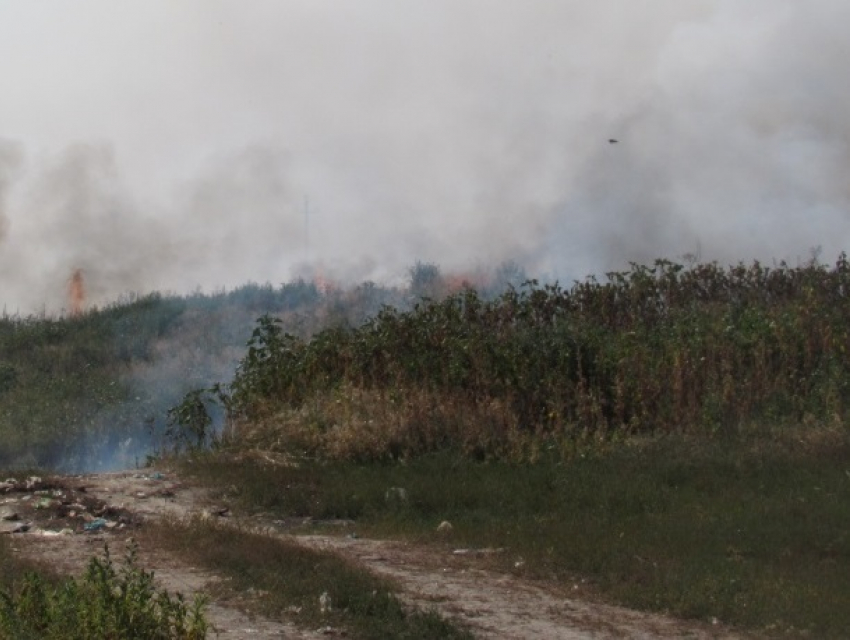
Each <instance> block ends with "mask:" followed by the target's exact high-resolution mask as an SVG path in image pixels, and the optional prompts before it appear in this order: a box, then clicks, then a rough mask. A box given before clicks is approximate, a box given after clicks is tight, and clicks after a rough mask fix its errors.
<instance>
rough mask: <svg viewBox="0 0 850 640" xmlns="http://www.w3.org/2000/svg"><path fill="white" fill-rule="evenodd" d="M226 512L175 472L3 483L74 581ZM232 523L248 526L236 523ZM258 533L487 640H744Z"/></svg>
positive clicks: (13, 520) (22, 547)
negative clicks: (154, 538)
mask: <svg viewBox="0 0 850 640" xmlns="http://www.w3.org/2000/svg"><path fill="white" fill-rule="evenodd" d="M217 506H221V505H214V504H213V503H211V502H210V500H209V498H208V496H207V494H206V493H205V492H204V491H203V490H201V489H199V488H197V487H193V486H191V485H189V484H188V483H186V482H183V481H181V480H180V479H179V478H177V477H176V476H175V475H174V474H173V473H172V472H170V471H151V470H145V471H144V472H135V471H134V472H123V473H112V474H98V475H85V476H66V477H61V478H49V479H48V478H44V479H40V478H30V479H26V478H21V479H15V481H14V482H6V483H3V482H0V533H7V534H9V535H12V536H13V537H14V541H15V548H16V549H17V550H18V552H20V553H22V554H26V555H28V556H31V557H34V558H39V559H43V560H47V561H49V562H51V563H52V564H54V565H55V566H57V567H60V568H62V569H65V570H67V571H75V572H76V571H79V570H80V569H82V567H83V566H84V565H85V564H86V563H87V562H88V560H89V558H90V557H91V556H92V555H96V554H98V553H101V552H102V549H103V545H104V543H105V542H108V543H109V545H110V549H111V550H112V552H113V555H115V556H118V555H120V554H121V552H122V551H121V550H122V548H123V545H126V544H127V541H128V540H129V539H131V538H132V537H133V535H134V532H138V531H139V529H140V528H143V527H144V526H145V523H146V522H149V521H151V520H152V519H157V518H162V517H163V516H167V515H170V516H176V517H178V518H183V517H188V516H191V515H193V514H199V513H207V514H209V515H211V517H219V516H220V513H221V512H223V509H218V508H216V507H217ZM227 519H228V521H234V523H235V522H237V521H238V519H237V518H235V517H233V516H229V514H228V518H227ZM242 524H245V523H244V522H243V523H242ZM250 524H251V525H252V526H253V527H256V528H258V529H260V530H262V531H263V532H264V533H265V534H266V535H270V536H286V537H287V538H288V539H290V540H292V539H294V540H297V541H298V542H300V543H301V544H304V545H307V546H309V547H313V548H319V549H325V550H328V551H332V552H334V553H337V554H340V555H343V556H346V557H348V558H350V559H352V560H354V561H356V562H358V563H360V564H361V565H363V566H365V567H367V568H368V569H369V570H371V571H373V572H374V573H376V574H379V575H382V576H387V577H389V578H391V579H393V580H395V581H396V582H397V584H399V585H400V586H401V588H402V595H401V597H402V598H403V600H405V601H406V602H408V603H409V604H411V605H415V606H419V607H422V608H436V609H438V610H439V611H440V612H441V613H443V614H445V615H447V616H449V617H452V618H456V619H459V620H461V621H462V622H463V623H465V624H466V625H467V626H468V627H469V628H471V629H472V631H473V633H474V634H475V635H476V637H480V638H506V639H517V640H525V639H529V640H530V639H535V640H536V639H538V638H551V639H564V640H567V639H569V640H573V639H580V638H719V637H724V638H725V637H734V636H733V634H732V633H731V632H729V631H728V630H726V629H724V628H722V627H720V626H719V625H718V626H698V625H695V624H693V623H690V622H684V621H679V620H674V619H671V618H666V617H663V616H658V615H652V614H646V613H641V612H635V611H631V610H628V609H623V608H621V607H614V606H610V605H604V604H599V603H593V602H589V601H586V600H583V599H582V598H581V585H579V584H576V585H575V586H574V587H573V588H572V589H569V590H567V591H564V590H562V589H560V588H557V587H554V586H551V585H543V584H540V583H536V582H534V583H533V582H528V581H524V580H521V579H518V578H517V577H515V576H512V575H506V574H500V573H497V572H494V571H491V570H488V569H486V568H483V564H482V562H481V557H482V556H484V555H486V554H487V553H489V552H490V551H489V550H471V549H455V550H451V551H441V550H436V549H434V548H431V547H418V546H414V545H411V544H408V543H404V542H394V541H382V540H369V539H361V538H354V537H347V536H315V535H301V536H293V535H292V534H291V532H287V530H285V529H283V528H281V527H278V526H276V525H275V523H274V522H258V521H256V520H252V521H251V522H250ZM140 563H141V565H142V566H143V567H144V568H146V569H148V570H153V571H155V573H156V577H157V579H158V580H159V581H160V583H161V584H162V585H163V586H165V587H166V588H168V589H169V590H173V591H180V592H182V593H183V594H184V595H187V596H191V595H192V594H194V593H196V592H199V591H203V590H204V589H205V586H206V585H209V584H210V583H211V582H214V581H216V580H220V579H221V578H220V577H219V576H216V575H214V574H213V573H210V572H208V571H201V570H199V569H197V568H195V567H191V566H187V565H186V564H185V563H183V562H181V561H180V559H179V558H175V557H174V556H173V555H169V554H167V553H165V552H163V551H162V550H157V549H144V548H142V549H140ZM208 614H209V618H210V620H211V621H212V623H213V625H214V627H215V629H216V631H215V633H214V634H213V637H221V638H294V639H306V638H323V637H328V635H329V634H331V633H333V630H328V629H324V630H304V629H299V628H298V627H296V626H295V625H293V624H291V623H286V622H281V621H274V620H266V619H258V618H256V617H252V616H248V615H247V614H245V613H243V612H242V611H241V610H240V607H239V606H237V605H234V604H233V603H228V602H213V603H211V605H210V607H209V610H208Z"/></svg>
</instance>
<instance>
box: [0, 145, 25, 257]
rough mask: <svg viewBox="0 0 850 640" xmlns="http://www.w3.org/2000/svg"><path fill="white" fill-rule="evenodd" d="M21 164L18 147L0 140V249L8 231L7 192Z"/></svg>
mask: <svg viewBox="0 0 850 640" xmlns="http://www.w3.org/2000/svg"><path fill="white" fill-rule="evenodd" d="M20 164H21V150H20V147H19V145H17V144H15V143H13V142H11V141H9V140H4V139H2V138H0V247H2V243H3V240H4V239H5V237H6V233H7V231H8V224H9V221H8V217H7V215H6V199H7V192H8V190H9V187H10V186H11V184H12V182H13V181H14V179H15V176H16V173H17V172H18V170H19V168H20Z"/></svg>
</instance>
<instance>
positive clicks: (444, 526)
mask: <svg viewBox="0 0 850 640" xmlns="http://www.w3.org/2000/svg"><path fill="white" fill-rule="evenodd" d="M452 529H454V527H453V526H452V523H451V522H449V521H448V520H443V521H442V522H441V523H440V524H439V526H437V531H439V532H440V533H449V532H450V531H451V530H452Z"/></svg>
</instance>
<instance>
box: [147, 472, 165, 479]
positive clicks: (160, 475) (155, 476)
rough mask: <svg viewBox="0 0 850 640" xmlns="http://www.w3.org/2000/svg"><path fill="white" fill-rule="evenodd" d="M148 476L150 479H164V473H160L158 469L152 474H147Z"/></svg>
mask: <svg viewBox="0 0 850 640" xmlns="http://www.w3.org/2000/svg"><path fill="white" fill-rule="evenodd" d="M148 477H149V478H150V479H151V480H164V479H165V476H164V475H162V474H161V473H160V472H159V471H157V472H156V473H152V474H151V475H150V476H148Z"/></svg>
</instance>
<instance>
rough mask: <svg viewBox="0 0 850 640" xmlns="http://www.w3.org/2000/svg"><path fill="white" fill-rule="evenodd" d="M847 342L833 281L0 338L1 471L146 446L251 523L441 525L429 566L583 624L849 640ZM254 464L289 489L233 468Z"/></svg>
mask: <svg viewBox="0 0 850 640" xmlns="http://www.w3.org/2000/svg"><path fill="white" fill-rule="evenodd" d="M257 318H259V319H258V320H257ZM848 318H850V263H848V261H847V259H846V257H845V256H844V255H842V256H839V258H838V260H837V261H836V262H835V264H834V265H824V264H820V263H816V262H814V261H812V262H810V263H807V264H803V265H800V266H796V267H791V266H789V265H786V264H778V265H773V266H771V267H766V266H764V265H761V264H758V263H754V264H752V265H743V264H741V265H736V266H731V267H728V268H724V267H720V266H719V265H716V264H692V265H689V266H682V265H678V264H674V263H671V262H668V261H663V260H659V261H657V262H656V263H655V264H653V265H650V266H642V265H633V266H632V268H631V269H630V270H628V271H626V272H622V273H611V274H607V276H606V277H605V279H604V280H600V281H597V280H596V279H593V278H591V279H588V280H586V281H584V282H576V283H573V285H572V286H570V287H569V288H566V289H565V288H562V287H560V286H558V285H555V284H540V283H537V282H534V281H531V282H527V283H526V284H524V285H522V286H515V287H511V288H508V289H506V290H505V289H503V290H497V289H494V290H491V291H490V292H488V293H487V294H486V295H485V294H484V293H482V292H480V291H477V290H474V289H472V288H460V289H458V288H457V287H450V286H448V285H447V280H445V279H443V277H442V276H441V274H440V273H439V270H438V269H437V268H436V267H434V266H433V265H423V264H417V266H416V267H415V268H414V269H412V270H411V282H410V285H409V287H408V288H407V289H404V290H389V289H382V288H379V287H375V286H374V285H363V286H361V287H358V288H356V289H352V290H349V291H335V292H319V291H318V290H317V289H316V288H315V287H313V286H312V285H309V284H306V283H300V284H298V283H296V284H293V285H283V286H282V287H281V288H279V289H277V288H271V287H265V288H264V287H255V286H251V287H247V288H245V289H243V290H240V291H238V292H233V293H231V294H221V295H220V296H195V297H193V298H187V299H182V298H160V297H151V298H146V299H142V300H137V301H134V302H132V303H131V304H129V305H117V306H116V307H115V308H110V309H106V310H103V311H100V312H91V313H89V314H87V315H84V316H82V317H80V318H69V319H53V320H51V319H43V318H42V319H27V320H21V319H11V318H6V319H4V320H3V321H2V322H0V356H2V361H0V397H2V400H3V401H4V403H6V404H4V412H0V436H2V437H3V438H4V439H3V440H2V442H4V446H3V448H2V450H0V454H2V456H0V457H2V460H6V461H12V462H15V463H17V464H25V463H27V462H29V463H33V462H35V463H38V464H42V465H45V464H46V465H53V464H58V463H59V462H60V461H62V460H65V459H67V457H68V456H71V457H72V458H73V457H74V456H76V458H75V459H76V460H83V459H85V458H86V455H88V459H89V460H90V459H91V455H89V454H85V455H84V454H82V453H79V452H80V451H88V450H87V449H85V447H82V448H80V447H81V445H80V442H81V441H82V442H84V441H85V440H86V438H90V437H92V436H95V439H96V440H97V441H104V440H106V441H110V438H112V439H113V440H114V442H113V444H114V445H116V446H120V444H121V443H122V442H124V441H125V440H126V437H129V436H127V435H126V434H128V433H131V432H132V433H133V434H137V433H138V426H139V424H138V422H139V420H140V419H142V420H147V421H150V422H151V423H152V424H154V426H156V427H157V428H158V429H159V432H158V433H159V436H160V437H162V436H163V435H168V436H169V439H167V440H165V441H160V443H162V444H163V445H164V446H162V447H161V448H160V450H159V452H160V454H163V455H165V454H168V453H169V452H171V453H182V454H186V453H188V457H190V458H191V459H192V460H193V461H194V462H193V464H191V465H188V466H186V470H187V472H191V473H193V474H195V475H196V476H197V477H199V478H201V479H205V481H206V482H209V483H210V484H211V485H213V486H217V487H219V489H220V490H221V491H222V492H227V493H228V497H229V498H230V499H233V500H237V501H239V502H240V503H241V505H242V508H243V509H245V510H247V511H255V510H263V511H269V512H274V513H278V514H280V515H282V516H283V515H304V516H308V515H309V516H313V517H316V518H350V519H353V520H354V521H355V522H356V526H357V528H358V531H359V532H361V533H362V534H363V535H367V534H368V535H386V536H405V537H411V538H414V539H416V540H420V541H422V542H428V543H430V542H433V539H434V536H433V532H434V529H435V527H436V526H437V524H438V523H439V522H440V521H442V520H449V521H451V522H452V524H453V526H454V528H453V531H452V533H451V535H450V536H449V537H448V540H446V539H445V538H443V542H442V544H445V543H448V544H451V545H456V546H482V547H483V546H493V547H503V548H505V553H504V554H498V555H497V556H494V558H495V559H494V562H503V566H501V568H502V569H504V570H506V571H512V572H519V573H521V574H524V575H527V576H529V577H531V578H535V579H544V580H552V581H555V582H557V583H559V584H563V585H565V586H567V587H572V585H574V584H578V585H580V589H579V592H580V593H583V594H586V595H587V596H588V597H594V598H602V599H608V600H612V601H616V602H620V603H623V604H627V605H630V606H634V607H639V608H646V609H652V610H656V611H665V612H669V613H672V614H675V615H679V616H683V617H689V618H695V619H699V620H712V619H715V618H716V619H719V620H720V621H722V622H724V623H728V624H732V625H735V626H737V627H739V628H742V629H747V630H752V631H754V632H756V633H759V634H767V635H772V634H776V635H782V634H791V635H804V634H806V633H808V634H810V635H812V636H814V637H846V635H847V633H846V630H847V629H848V628H850V616H848V613H847V612H848V611H850V580H849V579H848V578H847V576H850V541H848V535H847V534H846V532H847V531H850V511H849V510H848V505H850V501H848V497H850V496H848V494H850V430H849V429H848V426H847V425H848V418H850V415H848V411H849V410H850V321H848ZM255 320H256V322H254V321H255ZM228 367H229V368H230V369H228ZM234 367H235V372H236V373H235V376H233V377H229V376H221V375H217V372H221V371H225V370H232V369H233V368H234ZM171 382H174V384H171ZM178 382H179V384H178ZM187 391H188V392H189V393H188V394H186V395H183V394H184V393H186V392H187ZM181 397H182V398H183V399H182V400H181V399H180V398H181ZM165 400H168V402H166V401H165ZM169 407H170V408H169ZM131 425H134V426H133V428H134V429H135V431H133V429H131ZM116 434H118V435H116ZM133 437H137V436H135V435H134V436H133ZM147 444H148V445H151V444H152V443H150V442H149V443H147ZM251 451H261V452H262V453H263V456H266V457H277V458H283V459H287V460H291V461H295V462H297V465H295V466H279V465H278V466H274V465H269V466H265V465H262V464H257V463H256V460H257V459H260V458H261V457H262V456H260V457H258V456H250V455H249V456H247V459H250V460H251V461H252V462H251V463H245V462H241V463H240V462H238V461H239V460H245V459H246V455H245V454H246V452H251ZM233 487H235V490H234V489H233ZM391 487H401V488H404V489H405V490H406V494H407V496H408V497H407V499H406V500H403V501H387V499H386V495H387V490H388V489H389V488H391ZM197 535H199V536H201V535H202V536H208V537H209V539H213V538H214V537H215V536H216V535H219V533H218V532H216V531H214V530H213V531H200V530H199V531H198V532H197ZM204 539H207V538H204ZM197 546H203V545H201V544H199V545H197ZM244 551H245V553H246V554H247V553H248V549H245V550H244ZM186 552H187V553H188V549H187V550H186ZM240 553H241V552H240ZM237 555H238V554H237ZM500 559H502V560H500ZM201 560H202V559H201V558H199V560H198V561H199V562H200V561H201ZM229 562H230V561H229ZM240 562H243V560H240V559H239V558H238V557H236V556H234V558H233V559H232V563H233V567H238V566H240V564H239V563H240ZM234 571H236V572H237V573H238V571H241V569H234ZM245 575H246V576H249V577H248V578H246V580H256V581H262V580H265V579H266V578H263V577H262V576H259V575H258V576H254V575H253V574H250V573H246V574H245ZM246 584H247V583H246ZM377 591H378V592H380V588H378V589H377ZM287 597H289V598H292V597H295V598H296V599H297V597H298V596H297V595H296V596H292V594H290V595H289V596H287ZM357 606H359V605H357ZM364 606H366V605H364ZM381 606H385V605H381ZM386 606H387V607H389V608H388V609H386V612H390V610H391V609H392V607H394V606H395V605H391V604H387V605H386ZM355 608H356V607H355ZM393 615H395V614H391V613H386V616H385V615H384V614H381V615H379V616H378V617H379V618H382V617H388V618H392V616H393ZM417 620H418V619H417ZM432 622H433V621H432ZM405 624H407V622H405ZM416 624H419V623H418V622H416ZM427 624H431V622H428V621H427V620H426V626H427ZM435 624H436V622H435Z"/></svg>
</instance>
